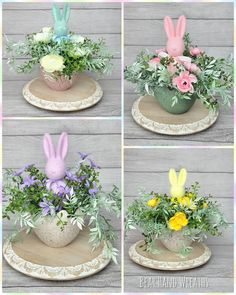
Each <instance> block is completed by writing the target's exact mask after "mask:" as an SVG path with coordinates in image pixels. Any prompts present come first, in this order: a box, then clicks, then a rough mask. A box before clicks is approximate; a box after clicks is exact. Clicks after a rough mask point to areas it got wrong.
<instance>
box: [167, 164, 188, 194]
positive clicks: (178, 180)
mask: <svg viewBox="0 0 236 295" xmlns="http://www.w3.org/2000/svg"><path fill="white" fill-rule="evenodd" d="M186 178H187V170H186V169H184V168H182V169H181V170H180V172H179V177H177V174H176V171H175V169H170V171H169V181H170V185H171V186H170V195H171V197H172V198H181V197H183V196H184V194H185V186H184V185H185V182H186Z"/></svg>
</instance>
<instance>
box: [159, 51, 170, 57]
mask: <svg viewBox="0 0 236 295" xmlns="http://www.w3.org/2000/svg"><path fill="white" fill-rule="evenodd" d="M158 56H159V57H168V56H169V54H168V53H166V52H164V51H161V52H159V53H158Z"/></svg>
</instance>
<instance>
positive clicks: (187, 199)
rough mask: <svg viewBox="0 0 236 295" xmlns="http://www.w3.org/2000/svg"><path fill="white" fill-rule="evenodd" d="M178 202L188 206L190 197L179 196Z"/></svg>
mask: <svg viewBox="0 0 236 295" xmlns="http://www.w3.org/2000/svg"><path fill="white" fill-rule="evenodd" d="M178 202H179V203H180V205H183V206H186V207H189V206H190V199H189V197H180V198H178Z"/></svg>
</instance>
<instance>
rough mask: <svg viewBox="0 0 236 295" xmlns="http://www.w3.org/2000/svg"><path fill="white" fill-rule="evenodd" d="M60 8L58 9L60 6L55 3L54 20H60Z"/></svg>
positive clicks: (53, 8)
mask: <svg viewBox="0 0 236 295" xmlns="http://www.w3.org/2000/svg"><path fill="white" fill-rule="evenodd" d="M58 12H59V10H58V6H57V5H55V4H53V6H52V14H53V17H54V20H55V21H57V20H59V13H58Z"/></svg>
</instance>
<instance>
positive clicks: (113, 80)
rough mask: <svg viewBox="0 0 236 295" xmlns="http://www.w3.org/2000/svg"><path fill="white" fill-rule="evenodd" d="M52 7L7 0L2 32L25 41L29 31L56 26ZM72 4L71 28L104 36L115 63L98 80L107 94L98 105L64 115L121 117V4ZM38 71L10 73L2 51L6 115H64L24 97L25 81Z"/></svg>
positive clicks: (92, 34) (100, 36)
mask: <svg viewBox="0 0 236 295" xmlns="http://www.w3.org/2000/svg"><path fill="white" fill-rule="evenodd" d="M59 6H60V7H62V6H63V4H62V3H59ZM51 7H52V3H4V4H3V17H2V18H3V33H4V34H5V35H7V37H8V38H9V39H10V40H14V41H18V40H24V36H25V35H26V34H29V33H32V32H38V31H40V29H41V28H42V27H45V26H53V17H52V13H51ZM70 7H71V16H70V20H69V28H70V30H71V31H74V32H77V33H78V34H81V35H84V36H88V37H89V38H91V39H93V40H97V39H98V38H105V40H106V42H107V45H108V47H109V49H110V50H111V51H112V53H113V54H114V59H113V60H112V63H113V65H114V66H113V71H112V74H111V75H109V76H106V75H104V76H103V77H102V78H101V79H100V80H99V81H100V83H101V86H102V88H103V90H104V97H103V100H102V101H101V102H100V103H99V104H98V105H97V106H96V107H94V108H91V109H88V110H84V111H81V112H74V113H65V114H63V116H72V115H73V116H80V115H82V116H119V115H120V113H121V111H120V101H121V89H120V73H121V62H120V55H121V49H120V44H121V35H120V34H121V5H120V3H117V4H116V3H71V4H70ZM4 44H5V42H4ZM4 44H3V49H4ZM3 51H5V50H3ZM22 60H25V59H24V58H22ZM37 74H38V69H36V70H35V71H33V72H32V73H31V74H29V75H28V74H15V73H14V72H10V71H9V69H8V66H7V64H6V53H5V52H3V80H4V81H3V112H4V115H5V116H40V117H41V116H42V117H44V116H54V117H55V116H61V113H56V112H49V111H46V110H45V111H44V110H40V109H38V108H36V107H33V106H31V105H29V104H28V103H27V102H26V101H25V100H24V99H23V97H22V94H21V93H22V88H23V86H24V84H26V82H27V81H29V80H30V79H32V78H35V77H36V76H37ZM92 76H93V75H92Z"/></svg>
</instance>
